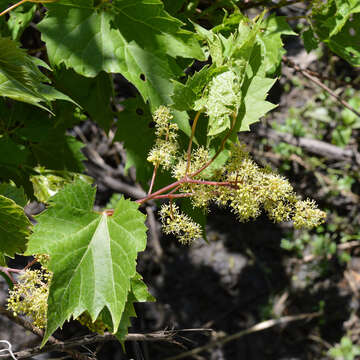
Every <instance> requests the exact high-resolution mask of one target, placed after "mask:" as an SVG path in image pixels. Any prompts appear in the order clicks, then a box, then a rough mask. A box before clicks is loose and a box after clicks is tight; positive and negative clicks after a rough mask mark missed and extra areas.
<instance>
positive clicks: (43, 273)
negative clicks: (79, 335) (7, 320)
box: [7, 254, 107, 334]
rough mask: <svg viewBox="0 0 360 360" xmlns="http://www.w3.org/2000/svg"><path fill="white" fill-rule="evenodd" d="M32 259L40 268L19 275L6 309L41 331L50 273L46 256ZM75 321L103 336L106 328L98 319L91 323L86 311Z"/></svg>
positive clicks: (44, 319)
mask: <svg viewBox="0 0 360 360" xmlns="http://www.w3.org/2000/svg"><path fill="white" fill-rule="evenodd" d="M34 257H35V259H36V261H37V262H39V263H40V264H41V268H40V269H36V270H31V269H27V270H25V271H23V272H22V273H20V275H19V276H18V282H17V283H16V284H15V285H14V287H13V289H12V290H9V298H8V300H7V308H8V310H10V311H12V312H13V314H14V316H18V315H25V316H27V317H29V318H30V320H31V321H32V323H33V325H34V326H35V327H37V328H39V329H43V328H45V327H46V323H47V307H48V305H47V300H48V296H49V289H50V283H51V279H52V273H51V272H50V271H49V270H48V269H47V268H46V266H47V264H48V262H49V256H48V255H46V254H41V255H34ZM76 320H78V321H79V322H80V324H81V325H84V326H86V327H87V328H88V329H89V330H90V331H92V332H97V333H99V334H104V332H105V330H106V328H107V326H106V325H105V324H104V323H103V321H102V320H101V319H100V318H98V319H96V320H95V321H94V322H93V321H92V319H91V316H90V314H89V313H88V312H87V311H85V312H84V313H82V314H81V315H80V316H79V317H78V318H77V319H76Z"/></svg>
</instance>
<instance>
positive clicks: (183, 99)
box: [171, 65, 229, 111]
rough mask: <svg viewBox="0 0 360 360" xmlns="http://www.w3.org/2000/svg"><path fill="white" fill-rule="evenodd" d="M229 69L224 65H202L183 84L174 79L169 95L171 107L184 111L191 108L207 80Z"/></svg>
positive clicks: (201, 93) (204, 87)
mask: <svg viewBox="0 0 360 360" xmlns="http://www.w3.org/2000/svg"><path fill="white" fill-rule="evenodd" d="M227 70H229V68H228V67H226V66H219V67H209V66H207V65H206V66H204V67H203V68H202V69H201V70H200V71H197V72H195V73H194V75H193V76H190V77H189V78H188V79H187V80H186V83H185V84H182V83H180V82H178V81H174V92H173V94H172V96H171V99H172V101H173V104H172V107H173V108H175V109H177V110H180V111H184V110H189V109H193V108H194V107H195V102H196V100H199V99H200V98H201V97H202V96H203V93H204V91H205V89H206V86H207V85H208V84H209V82H210V81H211V80H212V79H213V78H214V77H215V76H216V75H219V74H221V73H223V72H225V71H227Z"/></svg>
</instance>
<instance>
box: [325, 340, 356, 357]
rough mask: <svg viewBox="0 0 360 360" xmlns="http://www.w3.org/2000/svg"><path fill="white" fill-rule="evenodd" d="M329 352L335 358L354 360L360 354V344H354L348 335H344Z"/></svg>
mask: <svg viewBox="0 0 360 360" xmlns="http://www.w3.org/2000/svg"><path fill="white" fill-rule="evenodd" d="M328 354H329V356H330V357H331V358H333V359H335V360H354V359H356V357H357V356H359V355H360V346H358V345H355V344H353V342H352V341H351V339H350V338H349V337H348V336H344V337H343V338H342V339H341V342H340V344H338V345H336V346H335V347H333V348H332V349H330V350H329V352H328Z"/></svg>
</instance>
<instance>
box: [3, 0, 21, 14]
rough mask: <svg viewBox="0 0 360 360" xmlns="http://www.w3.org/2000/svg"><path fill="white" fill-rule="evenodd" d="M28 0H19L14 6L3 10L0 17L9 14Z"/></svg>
mask: <svg viewBox="0 0 360 360" xmlns="http://www.w3.org/2000/svg"><path fill="white" fill-rule="evenodd" d="M27 1H28V0H21V1H19V2H18V3H16V4H14V5H11V6H10V7H8V8H7V9H6V10H4V11H3V12H1V13H0V16H3V15H5V14H7V13H8V12H10V11H11V10H13V9H15V8H17V7H18V6H20V5H22V4H24V3H26V2H27Z"/></svg>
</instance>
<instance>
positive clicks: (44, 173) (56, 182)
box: [30, 166, 115, 209]
mask: <svg viewBox="0 0 360 360" xmlns="http://www.w3.org/2000/svg"><path fill="white" fill-rule="evenodd" d="M35 170H36V172H37V174H36V175H31V176H30V181H31V182H32V184H33V187H34V196H35V197H36V199H37V200H38V201H40V202H43V203H47V202H48V200H49V199H50V198H51V197H52V196H54V195H55V194H56V193H57V192H58V191H59V190H61V189H62V188H63V187H64V186H65V185H66V184H69V183H71V182H73V181H74V180H79V179H80V180H82V181H85V182H87V183H88V184H92V183H93V179H92V178H91V177H90V176H87V175H84V174H79V173H73V172H69V171H66V170H62V171H56V170H55V171H54V170H47V169H45V168H43V167H40V166H38V167H36V168H35ZM113 208H115V206H113V207H112V209H113Z"/></svg>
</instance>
